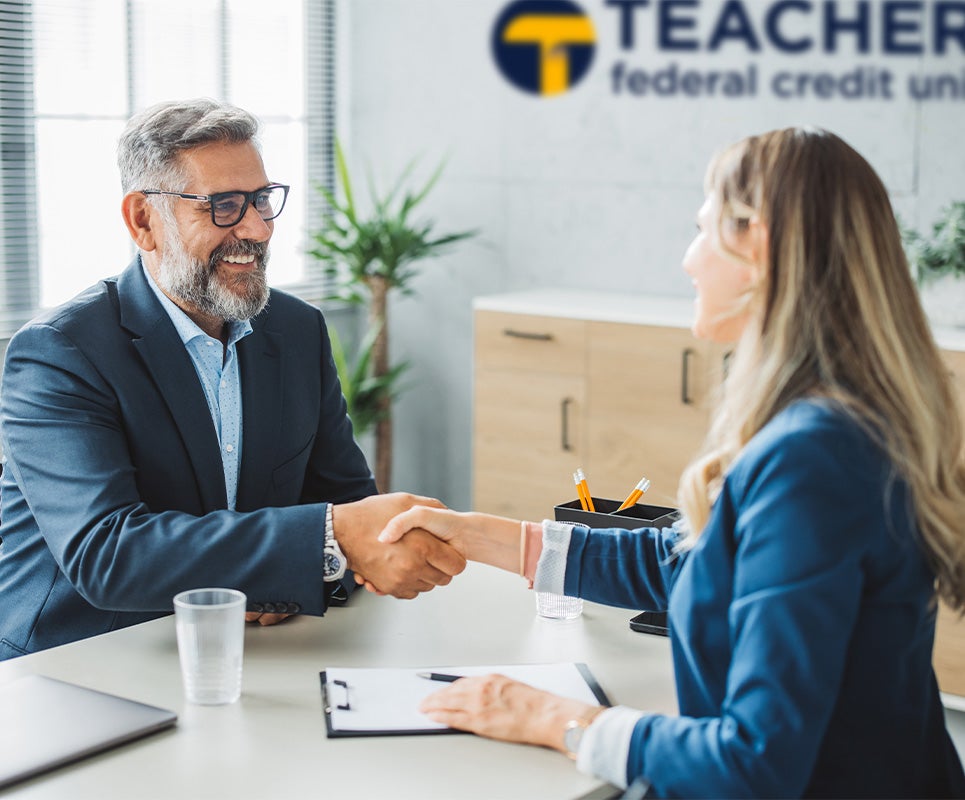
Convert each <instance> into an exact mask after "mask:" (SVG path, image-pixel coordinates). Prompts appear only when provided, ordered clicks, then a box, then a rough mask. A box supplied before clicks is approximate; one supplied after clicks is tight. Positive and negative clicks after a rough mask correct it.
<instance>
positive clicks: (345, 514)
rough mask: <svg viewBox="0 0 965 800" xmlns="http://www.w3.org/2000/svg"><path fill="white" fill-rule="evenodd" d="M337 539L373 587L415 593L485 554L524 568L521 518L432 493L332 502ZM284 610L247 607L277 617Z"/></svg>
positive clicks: (488, 559) (495, 562)
mask: <svg viewBox="0 0 965 800" xmlns="http://www.w3.org/2000/svg"><path fill="white" fill-rule="evenodd" d="M332 508H333V522H334V526H335V540H336V541H337V542H338V545H339V547H340V548H341V550H342V552H343V553H344V554H345V558H346V561H347V562H348V568H349V569H351V570H352V571H354V572H355V580H356V582H357V583H359V584H360V585H364V586H365V588H366V589H368V590H369V591H370V592H374V593H375V594H390V595H392V596H393V597H400V598H405V599H411V598H413V597H415V596H416V595H418V594H420V593H422V592H428V591H429V590H430V589H434V588H435V587H436V586H445V585H446V584H448V583H449V582H450V581H451V580H452V576H453V575H458V574H459V573H460V572H462V571H463V570H464V569H465V568H466V561H480V562H482V563H485V564H490V565H492V566H495V567H501V568H502V569H506V570H510V571H511V572H519V569H520V530H521V529H520V523H519V522H518V521H517V520H511V519H505V518H503V517H494V516H490V515H488V514H476V513H472V512H466V513H460V512H458V511H450V510H449V509H447V508H446V507H445V506H444V505H443V504H442V503H440V502H439V501H438V500H434V499H432V498H431V497H419V496H418V495H413V494H406V493H404V492H396V493H394V494H377V495H372V496H371V497H366V498H364V499H363V500H358V501H356V502H354V503H342V504H339V505H336V506H333V507H332ZM286 616H288V615H287V614H267V613H259V612H249V613H248V614H247V617H246V618H247V620H248V621H249V622H256V621H257V622H259V623H260V624H262V625H273V624H275V623H276V622H280V621H281V620H283V619H285V617H286Z"/></svg>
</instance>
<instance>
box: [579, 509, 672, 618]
mask: <svg viewBox="0 0 965 800" xmlns="http://www.w3.org/2000/svg"><path fill="white" fill-rule="evenodd" d="M679 541H680V537H679V534H678V533H677V531H676V530H675V529H674V528H640V529H638V530H632V531H631V530H623V529H621V528H601V529H593V530H590V529H588V528H584V527H580V526H576V527H574V528H573V532H572V534H571V536H570V548H569V553H568V555H567V567H566V577H565V579H564V584H563V585H564V587H565V590H566V594H568V595H570V596H573V597H582V598H584V599H586V600H592V601H594V602H597V603H606V604H607V605H611V606H620V607H622V608H635V609H641V608H647V609H654V610H665V609H666V608H667V597H668V596H669V594H670V587H671V586H672V585H673V581H674V577H675V576H676V574H677V572H678V570H679V569H680V566H681V564H682V563H683V561H684V558H685V554H684V553H681V552H678V550H677V545H678V543H679Z"/></svg>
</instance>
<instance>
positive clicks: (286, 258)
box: [0, 0, 335, 335]
mask: <svg viewBox="0 0 965 800" xmlns="http://www.w3.org/2000/svg"><path fill="white" fill-rule="evenodd" d="M334 13H335V12H334V0H321V2H320V1H319V0H303V2H297V1H296V0H285V1H284V2H277V3H265V2H263V0H164V2H157V0H0V192H2V194H0V201H2V202H0V225H2V228H0V256H2V258H3V262H2V269H0V272H2V276H0V328H2V330H0V335H9V334H10V333H12V331H13V330H16V328H17V327H18V326H19V325H20V324H22V323H23V322H24V321H26V320H27V319H29V318H30V316H32V315H33V314H34V313H35V312H36V310H37V307H38V306H39V307H48V306H52V305H56V304H57V303H60V302H63V301H64V300H67V299H69V298H70V297H71V296H73V295H74V294H76V293H77V292H79V291H81V290H82V289H84V288H86V287H87V286H90V285H91V284H93V283H95V282H96V281H97V280H99V279H100V278H103V277H106V276H108V275H112V274H116V273H118V272H120V271H121V270H122V269H123V268H124V266H125V265H126V264H127V263H128V262H129V261H130V259H131V257H132V256H133V252H134V250H133V245H132V243H131V241H130V237H129V236H128V234H127V230H126V229H125V227H124V224H123V222H122V220H121V217H120V210H119V209H120V200H121V192H120V178H119V175H118V172H117V165H116V158H115V146H116V143H117V138H118V136H119V135H120V133H121V131H122V129H123V128H124V125H125V123H126V121H127V119H128V118H129V117H130V115H131V114H132V113H134V112H136V111H138V110H140V109H142V108H145V107H146V106H149V105H151V104H153V103H156V102H159V101H162V100H170V99H178V98H189V97H200V96H208V97H215V98H218V99H221V100H226V101H228V102H231V103H234V104H236V105H239V106H241V107H242V108H245V109H247V110H248V111H251V112H252V113H254V114H255V115H256V116H257V117H258V118H259V119H260V120H261V123H262V129H261V140H262V145H263V155H264V159H265V166H266V169H267V171H268V176H269V178H270V179H271V180H273V181H279V182H282V183H289V184H291V186H292V191H291V194H290V196H289V200H288V204H287V205H286V207H285V212H284V214H283V215H282V217H281V218H280V219H279V223H278V224H277V225H276V227H275V234H274V236H273V237H272V261H271V265H270V267H269V270H270V279H271V282H272V284H273V285H275V286H283V287H285V288H286V289H289V290H291V291H295V292H297V293H299V294H301V295H302V296H304V297H306V299H309V300H314V301H317V300H319V299H320V298H321V296H322V294H323V285H322V282H323V275H324V272H323V270H322V269H321V267H320V266H319V265H318V264H317V263H315V262H314V261H313V260H312V259H311V258H310V257H308V256H307V255H306V254H305V250H306V249H307V232H308V231H309V230H310V229H311V228H312V227H313V225H312V223H311V220H312V219H315V218H317V215H318V214H320V213H322V209H323V202H322V200H321V197H320V196H319V195H318V193H317V192H316V191H315V189H314V186H315V184H318V183H321V184H322V185H326V186H329V187H331V186H332V183H333V180H334V175H333V164H332V141H333V135H334V134H333V128H332V126H333V124H334Z"/></svg>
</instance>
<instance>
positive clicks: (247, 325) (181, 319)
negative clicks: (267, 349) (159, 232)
mask: <svg viewBox="0 0 965 800" xmlns="http://www.w3.org/2000/svg"><path fill="white" fill-rule="evenodd" d="M141 269H142V270H143V271H144V277H145V278H147V285H148V286H150V287H151V291H152V292H154V296H155V297H157V299H158V302H159V303H160V304H161V308H163V309H164V311H165V312H166V313H167V315H168V316H169V317H170V318H171V322H172V323H173V324H174V329H175V330H176V331H177V332H178V336H180V337H181V341H182V342H183V343H184V344H187V343H188V342H190V341H191V340H192V339H197V338H198V337H199V336H202V337H204V338H205V339H208V338H210V337H209V336H208V334H206V333H205V332H204V331H203V330H201V328H200V327H199V326H198V323H196V322H195V321H194V320H193V319H191V317H189V316H188V315H187V314H185V313H184V311H183V310H182V309H180V308H178V306H177V304H176V303H175V302H174V301H173V300H171V298H170V297H168V296H167V295H166V294H165V293H164V292H162V291H161V287H159V286H158V285H157V283H156V282H155V280H154V276H153V275H151V273H150V272H148V269H147V266H145V264H144V261H143V259H142V260H141ZM251 332H252V327H251V320H248V319H245V320H231V321H230V322H229V323H228V347H231V346H232V345H233V344H235V343H236V342H238V341H239V340H240V339H243V338H244V337H245V336H247V335H248V334H249V333H251Z"/></svg>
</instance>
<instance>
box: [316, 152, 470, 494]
mask: <svg viewBox="0 0 965 800" xmlns="http://www.w3.org/2000/svg"><path fill="white" fill-rule="evenodd" d="M335 164H336V174H337V187H336V193H334V194H333V193H332V192H330V191H328V190H326V189H325V188H324V187H318V191H319V192H320V193H321V194H322V196H323V197H324V198H325V201H326V202H327V203H328V209H327V210H326V213H325V214H324V216H323V217H322V220H321V224H320V226H319V228H318V229H317V230H316V231H315V232H314V233H312V234H311V239H312V242H313V243H314V246H313V247H312V249H311V250H310V251H309V253H310V254H311V255H312V256H314V257H315V258H317V259H319V260H320V261H322V262H323V263H324V264H325V272H326V275H327V276H328V277H329V278H331V279H332V281H333V283H332V285H333V286H334V287H335V289H334V291H332V292H331V293H330V294H329V295H328V296H327V297H326V299H327V300H341V301H344V302H346V303H350V304H352V305H367V306H368V324H367V332H366V334H365V336H364V337H363V341H362V344H361V346H360V347H359V352H358V354H357V355H356V357H355V359H354V362H350V359H349V358H348V356H347V354H346V353H345V351H344V349H343V348H342V346H341V343H340V342H339V341H338V338H337V337H333V353H334V355H335V358H336V361H337V362H339V364H340V378H341V380H342V388H343V391H344V392H345V395H346V401H347V402H348V412H349V416H350V417H351V418H352V422H353V425H354V426H355V429H356V433H357V434H361V433H363V432H364V431H365V430H366V429H367V428H369V427H371V426H374V428H375V481H376V484H377V485H378V487H379V490H380V491H383V492H386V491H389V490H390V486H391V469H392V402H393V399H394V398H395V397H396V396H397V394H398V392H399V378H400V376H401V375H402V374H403V372H404V371H405V369H406V368H407V366H408V364H407V363H405V362H403V363H400V364H396V365H394V366H393V365H392V364H390V360H389V326H388V297H389V293H390V292H392V291H393V290H395V291H398V292H400V293H401V294H412V293H413V289H412V282H413V279H414V278H415V277H416V275H418V273H419V269H418V266H417V265H418V262H420V261H422V260H424V259H427V258H431V257H434V256H438V255H440V254H441V253H443V252H444V251H445V250H447V249H448V248H449V247H450V246H451V245H453V244H455V243H456V242H459V241H461V240H463V239H468V238H469V237H471V236H474V235H475V231H460V232H457V233H446V234H437V233H435V232H434V228H435V223H434V222H433V221H432V220H424V221H418V222H417V221H414V220H413V219H412V218H411V217H412V213H413V211H414V210H415V209H416V207H418V206H419V204H420V203H422V201H423V200H425V198H426V195H428V194H429V192H430V191H431V189H432V188H433V186H435V184H436V182H437V181H438V180H439V177H440V175H441V174H442V169H443V166H444V165H443V164H440V165H439V167H437V168H436V170H435V171H434V172H433V173H432V176H431V177H430V178H429V180H428V181H427V182H426V183H425V184H424V185H423V186H422V187H421V188H420V189H418V190H416V191H411V190H410V189H408V188H407V187H406V184H407V183H408V182H409V180H410V177H411V175H412V171H413V169H414V167H415V163H414V162H413V163H411V164H409V166H408V167H407V168H406V169H405V170H404V171H403V172H402V174H401V176H400V177H399V179H398V180H397V181H396V182H395V185H394V186H393V187H392V188H391V189H390V190H389V191H388V192H387V193H386V194H385V195H383V196H381V197H380V196H379V195H378V192H377V191H376V189H375V186H374V184H373V182H372V181H371V180H370V181H369V194H370V196H371V198H370V199H371V210H370V211H368V212H363V211H362V209H361V208H360V207H359V206H358V205H357V204H356V201H355V193H354V190H353V185H352V180H351V178H350V176H349V172H348V168H347V166H346V161H345V154H344V152H343V151H342V148H341V145H340V144H339V143H338V142H336V144H335Z"/></svg>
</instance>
